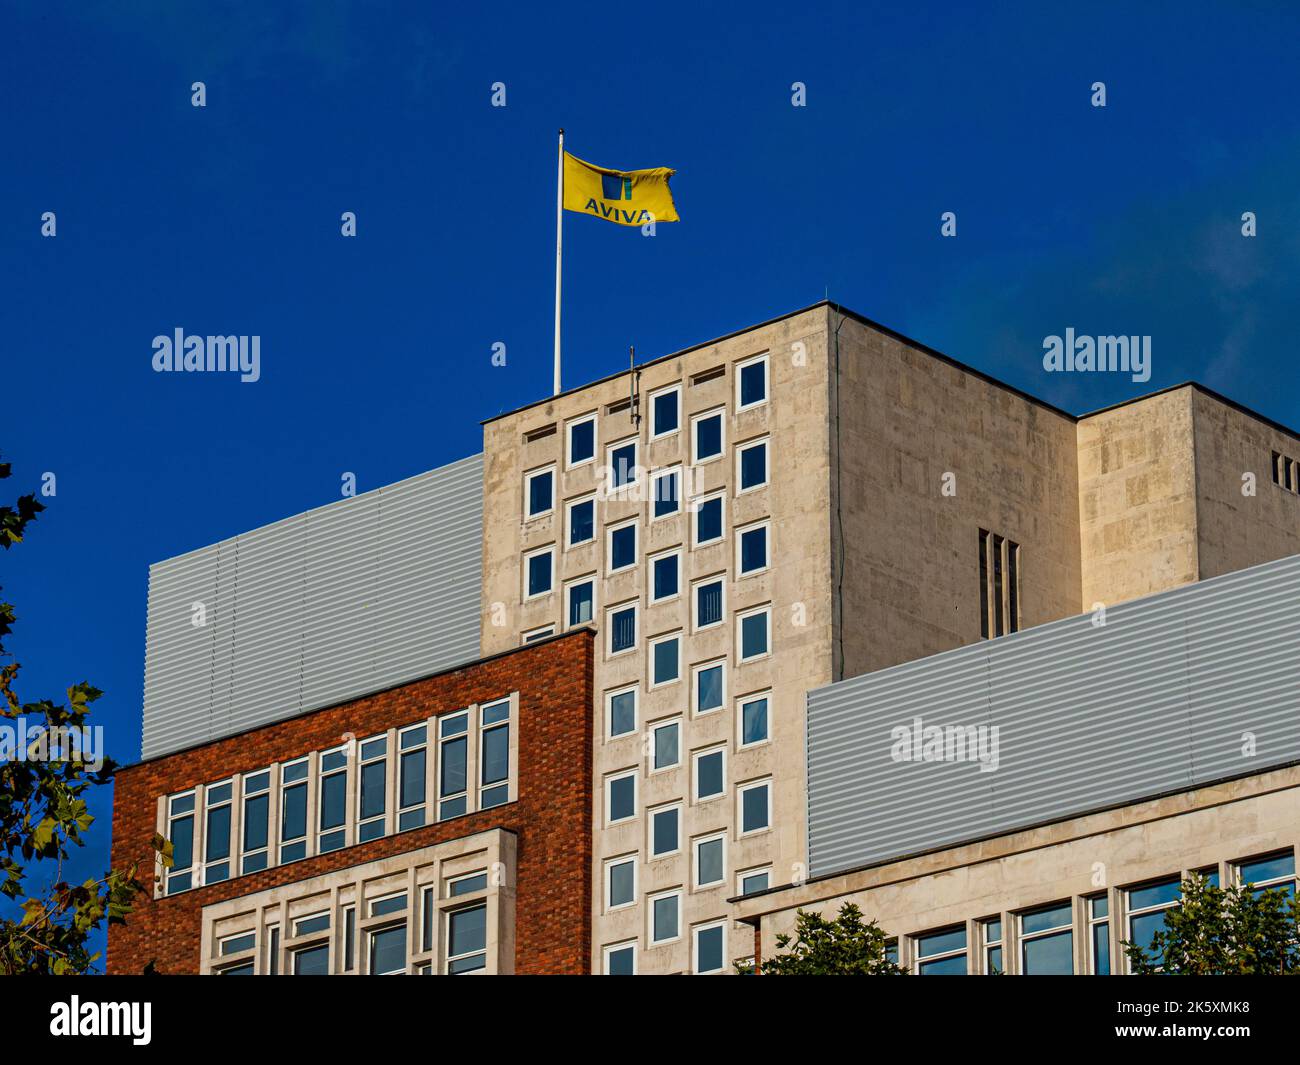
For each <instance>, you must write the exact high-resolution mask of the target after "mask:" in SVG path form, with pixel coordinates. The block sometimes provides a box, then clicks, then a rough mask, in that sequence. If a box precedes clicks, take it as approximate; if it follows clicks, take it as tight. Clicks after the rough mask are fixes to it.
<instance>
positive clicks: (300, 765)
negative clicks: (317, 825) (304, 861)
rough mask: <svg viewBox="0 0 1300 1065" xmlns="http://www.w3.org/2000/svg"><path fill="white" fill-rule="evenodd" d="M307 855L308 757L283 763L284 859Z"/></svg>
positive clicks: (283, 860) (282, 852)
mask: <svg viewBox="0 0 1300 1065" xmlns="http://www.w3.org/2000/svg"><path fill="white" fill-rule="evenodd" d="M305 857H307V759H305V758H304V759H302V761H300V762H294V763H292V764H290V765H286V766H281V767H280V863H281V864H282V865H283V864H284V863H285V862H296V861H298V860H299V859H300V858H305Z"/></svg>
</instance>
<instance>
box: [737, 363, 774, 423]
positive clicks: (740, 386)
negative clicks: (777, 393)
mask: <svg viewBox="0 0 1300 1065" xmlns="http://www.w3.org/2000/svg"><path fill="white" fill-rule="evenodd" d="M766 402H767V356H766V355H757V356H755V357H754V358H752V359H746V360H745V361H744V362H742V363H740V364H739V365H738V366H737V367H736V410H737V411H738V412H739V411H742V410H749V409H750V408H751V407H757V406H759V405H760V404H763V403H766Z"/></svg>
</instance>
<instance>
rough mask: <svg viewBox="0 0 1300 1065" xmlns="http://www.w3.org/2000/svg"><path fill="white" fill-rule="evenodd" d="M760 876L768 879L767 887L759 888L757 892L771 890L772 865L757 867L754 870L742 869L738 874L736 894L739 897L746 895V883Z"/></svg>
mask: <svg viewBox="0 0 1300 1065" xmlns="http://www.w3.org/2000/svg"><path fill="white" fill-rule="evenodd" d="M760 874H761V875H763V876H766V877H767V887H765V888H759V889H757V890H758V891H767V890H769V889H770V888H771V887H772V867H771V866H770V865H757V866H754V867H753V868H752V869H741V870H740V871H738V872H737V873H736V894H737V895H738V896H739V895H744V894H746V891H745V881H746V880H748V879H749V878H750V877H751V876H759V875H760ZM755 894H757V891H756V892H755Z"/></svg>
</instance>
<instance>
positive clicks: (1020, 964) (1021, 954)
mask: <svg viewBox="0 0 1300 1065" xmlns="http://www.w3.org/2000/svg"><path fill="white" fill-rule="evenodd" d="M1062 906H1064V907H1065V908H1066V909H1067V910H1068V911H1069V914H1070V916H1069V920H1068V921H1067V923H1065V924H1061V925H1053V926H1052V927H1051V928H1045V929H1043V930H1042V931H1039V932H1026V931H1025V918H1026V917H1033V916H1034V915H1035V914H1038V913H1041V912H1044V911H1046V910H1057V909H1060V908H1061V907H1062ZM1078 910H1079V906H1078V902H1077V901H1076V900H1075V899H1073V898H1069V899H1058V900H1057V901H1056V902H1048V903H1044V904H1043V905H1041V906H1033V907H1031V908H1030V909H1028V910H1023V911H1021V912H1019V913H1017V914H1016V915H1015V918H1016V970H1017V971H1018V972H1021V973H1023V972H1024V971H1025V944H1027V943H1032V942H1033V941H1034V940H1035V939H1046V938H1047V937H1049V936H1059V935H1060V934H1061V933H1062V932H1069V933H1070V972H1069V975H1070V976H1074V975H1077V962H1078V948H1079V939H1078V934H1077V933H1078V929H1077V926H1078V924H1079V913H1078ZM982 931H983V930H982V929H981V932H982ZM1006 934H1007V929H1006V925H1005V924H1003V926H1002V935H1003V937H1004V939H1005V937H1006ZM1006 967H1007V951H1006V947H1005V946H1003V948H1002V969H1003V972H1005V971H1006Z"/></svg>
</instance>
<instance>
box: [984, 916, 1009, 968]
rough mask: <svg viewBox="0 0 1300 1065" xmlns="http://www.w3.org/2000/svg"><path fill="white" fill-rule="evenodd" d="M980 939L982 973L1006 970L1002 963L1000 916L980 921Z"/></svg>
mask: <svg viewBox="0 0 1300 1065" xmlns="http://www.w3.org/2000/svg"><path fill="white" fill-rule="evenodd" d="M980 941H981V943H982V945H983V947H984V970H983V972H984V975H985V976H996V975H998V974H999V973H1004V972H1006V967H1005V966H1004V965H1003V963H1002V918H1001V917H990V918H989V919H988V920H987V921H981V922H980Z"/></svg>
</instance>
